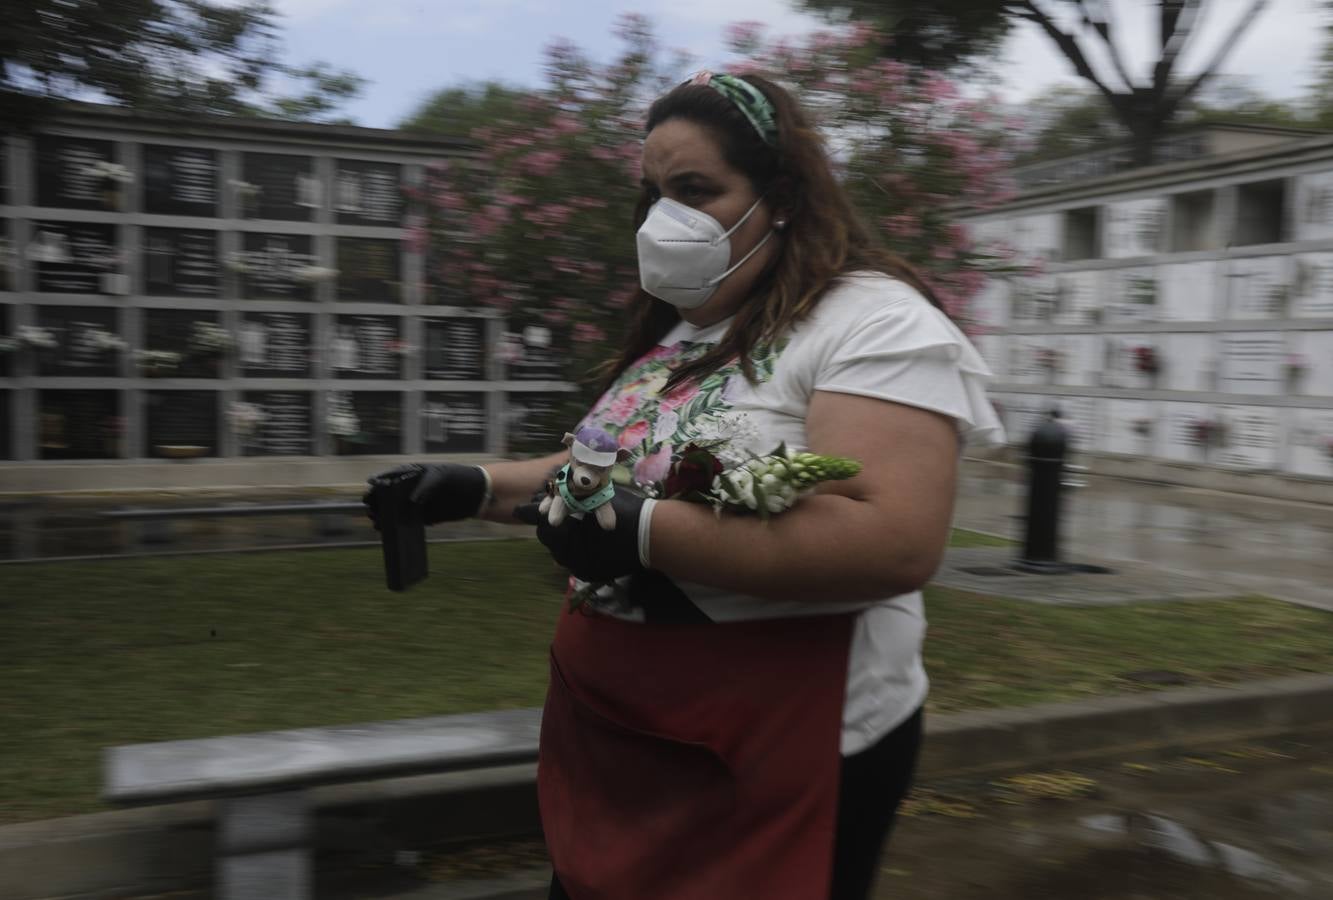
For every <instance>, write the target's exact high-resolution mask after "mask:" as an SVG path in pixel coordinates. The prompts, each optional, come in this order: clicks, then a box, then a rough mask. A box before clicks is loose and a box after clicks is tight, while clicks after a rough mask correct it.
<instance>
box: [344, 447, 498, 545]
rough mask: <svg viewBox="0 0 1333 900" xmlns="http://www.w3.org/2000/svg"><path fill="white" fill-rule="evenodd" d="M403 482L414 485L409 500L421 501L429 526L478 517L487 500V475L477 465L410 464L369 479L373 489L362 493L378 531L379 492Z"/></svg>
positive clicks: (422, 511)
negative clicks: (484, 501) (483, 503)
mask: <svg viewBox="0 0 1333 900" xmlns="http://www.w3.org/2000/svg"><path fill="white" fill-rule="evenodd" d="M404 482H407V483H409V484H412V485H414V486H413V487H412V488H411V491H412V493H411V495H410V498H409V499H411V501H412V502H413V503H417V504H420V506H421V513H422V520H423V521H424V522H425V523H426V524H427V525H434V524H435V523H437V522H457V521H458V520H460V519H467V518H470V517H472V516H475V515H476V514H477V513H478V512H480V511H481V504H482V501H483V500H485V499H486V476H485V474H483V472H482V471H481V469H479V468H478V467H476V466H463V465H459V464H458V463H441V464H430V465H422V464H421V463H408V464H407V465H403V466H398V467H396V468H393V469H389V470H387V471H384V472H379V473H377V474H375V475H372V476H370V477H369V478H367V479H366V483H367V484H369V485H370V490H368V491H366V492H365V494H363V495H362V497H361V502H362V503H364V504H365V506H366V515H368V516H370V520H371V521H372V522H374V523H375V528H376V529H377V530H378V529H379V527H380V526H379V495H380V492H382V491H385V490H388V489H389V488H390V487H392V486H395V485H400V484H403V483H404Z"/></svg>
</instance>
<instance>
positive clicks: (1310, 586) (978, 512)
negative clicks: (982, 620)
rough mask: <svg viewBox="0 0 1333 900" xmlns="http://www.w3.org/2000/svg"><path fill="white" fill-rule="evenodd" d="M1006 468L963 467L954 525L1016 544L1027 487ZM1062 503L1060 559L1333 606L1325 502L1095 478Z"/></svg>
mask: <svg viewBox="0 0 1333 900" xmlns="http://www.w3.org/2000/svg"><path fill="white" fill-rule="evenodd" d="M1012 471H1013V470H1009V469H1005V468H1002V467H996V466H973V465H970V466H968V467H967V468H966V470H965V474H964V477H963V481H962V484H961V487H960V491H959V496H958V503H957V509H956V513H955V517H954V518H955V524H957V525H958V526H959V527H961V528H971V529H975V530H978V531H986V532H991V533H994V534H1000V535H1004V536H1006V537H1013V538H1017V539H1021V538H1022V519H1021V518H1020V516H1021V515H1022V513H1023V507H1024V486H1023V485H1022V484H1020V483H1019V482H1018V481H1016V480H1013V478H1012V477H1010V473H1011V472H1012ZM1065 501H1066V502H1065V515H1064V520H1063V521H1064V529H1063V532H1062V535H1063V539H1064V542H1065V544H1064V546H1065V551H1064V553H1063V556H1064V558H1066V559H1069V560H1072V561H1081V562H1099V561H1110V562H1111V564H1114V562H1115V561H1137V562H1142V563H1148V564H1151V565H1152V566H1153V567H1154V568H1156V569H1158V570H1161V571H1163V572H1168V573H1176V574H1179V575H1184V576H1189V577H1193V578H1197V579H1202V580H1204V581H1207V582H1209V583H1221V584H1223V585H1226V586H1229V587H1231V588H1234V590H1232V591H1230V593H1233V594H1237V593H1247V592H1252V593H1262V594H1266V595H1268V596H1272V597H1278V598H1281V599H1284V600H1289V601H1292V602H1296V603H1301V604H1304V605H1308V606H1315V607H1319V608H1322V609H1328V610H1333V507H1331V506H1325V505H1316V504H1304V503H1292V502H1289V501H1278V500H1266V499H1263V498H1258V497H1250V496H1246V495H1243V494H1223V493H1219V492H1216V491H1204V490H1198V489H1193V488H1182V487H1174V486H1167V485H1150V484H1138V483H1134V482H1128V481H1123V480H1119V479H1111V478H1097V477H1091V478H1089V479H1088V485H1087V487H1084V488H1079V489H1074V490H1068V491H1066V492H1065ZM1086 577H1095V576H1086ZM996 580H998V579H996Z"/></svg>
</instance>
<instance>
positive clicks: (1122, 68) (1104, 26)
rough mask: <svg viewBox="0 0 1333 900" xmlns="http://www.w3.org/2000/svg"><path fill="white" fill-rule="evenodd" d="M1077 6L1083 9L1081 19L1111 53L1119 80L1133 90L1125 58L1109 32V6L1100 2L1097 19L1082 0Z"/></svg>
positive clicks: (1132, 82)
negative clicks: (1099, 14)
mask: <svg viewBox="0 0 1333 900" xmlns="http://www.w3.org/2000/svg"><path fill="white" fill-rule="evenodd" d="M1079 6H1081V7H1083V9H1084V13H1083V21H1084V22H1086V23H1087V24H1089V25H1091V26H1092V28H1093V30H1094V31H1096V32H1097V35H1098V37H1100V38H1101V39H1102V43H1104V44H1105V45H1106V49H1107V51H1108V52H1109V53H1110V55H1111V63H1112V65H1114V66H1115V71H1116V74H1117V75H1119V76H1120V80H1121V81H1123V82H1124V83H1125V87H1127V88H1129V89H1130V90H1131V91H1132V90H1134V79H1133V78H1131V77H1130V75H1129V69H1128V67H1127V66H1126V65H1125V59H1124V57H1123V56H1121V54H1120V47H1119V45H1118V44H1116V41H1115V35H1114V34H1112V33H1111V10H1110V8H1109V7H1108V5H1107V4H1106V3H1104V2H1103V3H1102V4H1101V11H1102V18H1101V20H1100V21H1098V20H1096V19H1094V18H1092V15H1091V13H1089V12H1088V11H1087V6H1086V5H1085V4H1084V2H1083V0H1079Z"/></svg>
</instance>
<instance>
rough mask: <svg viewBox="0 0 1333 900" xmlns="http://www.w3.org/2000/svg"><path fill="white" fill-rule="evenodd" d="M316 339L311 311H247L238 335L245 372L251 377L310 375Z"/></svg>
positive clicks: (242, 368)
mask: <svg viewBox="0 0 1333 900" xmlns="http://www.w3.org/2000/svg"><path fill="white" fill-rule="evenodd" d="M313 343H314V342H313V341H312V339H311V335H310V316H308V315H303V314H300V313H278V312H247V313H246V314H245V318H244V319H243V320H242V322H241V327H240V333H239V334H238V335H237V337H236V353H237V356H238V357H239V359H240V364H241V374H242V375H243V376H245V377H247V378H306V377H308V376H309V375H310V356H311V354H310V348H311V347H312V346H313Z"/></svg>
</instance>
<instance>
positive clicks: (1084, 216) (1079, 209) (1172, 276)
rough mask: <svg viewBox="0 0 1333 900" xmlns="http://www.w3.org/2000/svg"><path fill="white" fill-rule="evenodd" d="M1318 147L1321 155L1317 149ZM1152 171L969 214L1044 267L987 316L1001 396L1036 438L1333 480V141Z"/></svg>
mask: <svg viewBox="0 0 1333 900" xmlns="http://www.w3.org/2000/svg"><path fill="white" fill-rule="evenodd" d="M1316 145H1317V146H1316ZM1302 147H1303V148H1305V149H1307V150H1309V151H1310V152H1308V153H1306V154H1305V155H1303V156H1301V157H1300V160H1299V162H1298V163H1294V162H1292V161H1290V160H1289V159H1287V158H1286V157H1284V156H1283V153H1284V150H1283V145H1281V144H1276V145H1274V146H1273V147H1272V148H1271V149H1260V150H1249V151H1245V152H1242V153H1239V154H1236V155H1235V156H1234V157H1233V158H1231V163H1232V164H1231V165H1230V166H1229V167H1227V168H1226V169H1225V172H1226V174H1225V175H1224V176H1222V177H1218V176H1217V175H1216V172H1217V171H1218V169H1217V168H1216V167H1211V168H1209V169H1208V175H1207V177H1206V180H1205V175H1204V174H1203V170H1202V168H1201V167H1200V166H1199V165H1198V164H1197V163H1191V164H1176V165H1173V166H1169V167H1157V168H1154V169H1150V170H1143V171H1142V173H1141V174H1140V175H1138V176H1135V177H1126V176H1125V175H1124V174H1123V173H1122V174H1120V175H1118V176H1116V177H1115V178H1114V179H1105V180H1102V181H1099V180H1091V181H1089V180H1084V181H1080V182H1072V183H1069V184H1067V185H1064V186H1052V185H1049V184H1047V185H1043V186H1042V187H1041V188H1039V189H1036V190H1034V191H1032V192H1031V193H1029V194H1027V195H1020V196H1019V197H1018V198H1016V199H1015V200H1014V201H1012V202H1011V203H1009V204H1007V205H1006V206H1004V207H1002V208H1000V209H998V210H995V211H990V212H987V213H985V214H982V215H975V216H971V217H969V218H968V224H969V226H970V228H971V231H972V234H973V237H974V238H975V239H976V240H978V241H979V242H980V243H982V244H986V243H987V242H999V243H1005V244H1008V245H1009V246H1010V248H1011V250H1012V252H1013V253H1014V254H1015V255H1016V256H1017V258H1018V259H1019V260H1024V261H1036V260H1040V261H1041V265H1040V266H1038V267H1036V269H1035V272H1034V274H1029V275H1008V276H1003V277H997V278H994V279H992V280H991V281H990V282H989V283H988V285H987V286H986V288H985V289H984V290H983V291H982V293H981V295H980V296H979V297H978V298H977V300H976V301H975V303H974V306H973V309H972V316H973V321H974V323H975V324H976V325H978V326H980V329H979V331H980V333H979V334H978V335H977V337H976V341H977V345H978V348H979V349H980V350H981V352H982V354H983V356H984V357H985V358H986V360H987V362H988V364H989V365H990V366H991V368H992V370H993V371H994V373H995V374H996V380H995V382H994V383H993V385H992V398H993V400H994V401H995V404H996V408H997V410H998V411H999V412H1000V415H1001V418H1002V419H1003V420H1004V423H1005V426H1006V428H1007V430H1008V432H1009V440H1010V442H1011V443H1012V444H1014V445H1017V446H1023V445H1025V443H1026V441H1027V440H1028V438H1029V437H1030V436H1031V433H1032V430H1033V429H1034V428H1035V427H1036V426H1037V425H1038V424H1039V423H1040V421H1041V420H1042V419H1043V418H1044V417H1045V416H1046V415H1047V414H1048V413H1049V411H1050V410H1051V409H1053V408H1058V409H1059V410H1060V411H1061V413H1062V414H1063V416H1064V420H1065V422H1066V424H1068V425H1069V426H1070V427H1071V430H1072V432H1073V437H1074V441H1075V449H1076V450H1080V451H1084V452H1089V453H1100V454H1110V455H1116V456H1125V457H1134V458H1141V459H1145V460H1161V461H1166V462H1173V463H1186V464H1190V465H1195V466H1203V467H1208V468H1216V469H1220V470H1228V471H1234V472H1265V473H1279V474H1281V473H1285V474H1290V475H1296V476H1301V477H1307V478H1308V477H1313V478H1319V479H1333V137H1331V138H1327V139H1324V140H1323V141H1322V142H1318V141H1316V142H1311V141H1308V140H1307V141H1305V142H1303V143H1302Z"/></svg>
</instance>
